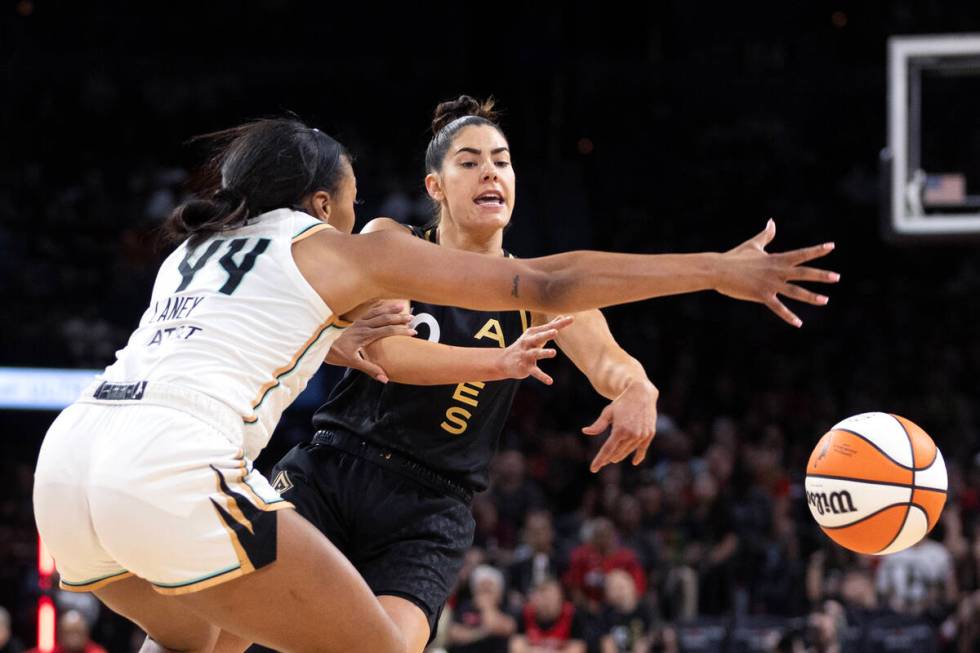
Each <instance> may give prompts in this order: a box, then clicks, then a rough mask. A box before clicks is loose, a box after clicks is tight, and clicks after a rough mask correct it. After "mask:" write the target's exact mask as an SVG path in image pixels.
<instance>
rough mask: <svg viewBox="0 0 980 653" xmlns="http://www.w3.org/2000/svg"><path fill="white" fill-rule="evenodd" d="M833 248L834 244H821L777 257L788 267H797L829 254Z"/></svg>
mask: <svg viewBox="0 0 980 653" xmlns="http://www.w3.org/2000/svg"><path fill="white" fill-rule="evenodd" d="M834 247H835V245H834V243H823V244H822V245H814V246H813V247H804V248H802V249H794V250H791V251H789V252H783V253H782V254H779V256H780V257H781V258H782V259H783V260H784V261H786V262H788V263H789V264H790V265H799V264H800V263H806V262H807V261H812V260H813V259H816V258H820V257H821V256H826V255H827V254H830V253H831V252H832V251H834Z"/></svg>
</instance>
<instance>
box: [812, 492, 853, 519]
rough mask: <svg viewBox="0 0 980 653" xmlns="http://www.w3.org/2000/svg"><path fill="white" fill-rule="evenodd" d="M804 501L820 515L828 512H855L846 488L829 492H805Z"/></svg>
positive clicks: (836, 513) (837, 513)
mask: <svg viewBox="0 0 980 653" xmlns="http://www.w3.org/2000/svg"><path fill="white" fill-rule="evenodd" d="M806 502H807V503H809V504H810V505H811V506H813V507H814V508H815V509H816V511H817V512H818V513H819V514H821V515H823V514H824V513H828V512H832V513H834V514H835V515H840V514H842V513H848V512H857V508H855V507H854V501H853V500H852V499H851V493H850V492H848V491H847V490H841V491H840V492H831V493H830V494H827V493H826V492H807V493H806Z"/></svg>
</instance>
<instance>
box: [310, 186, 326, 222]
mask: <svg viewBox="0 0 980 653" xmlns="http://www.w3.org/2000/svg"><path fill="white" fill-rule="evenodd" d="M305 205H306V207H307V208H308V209H309V210H310V213H311V214H312V215H313V216H314V217H316V218H319V219H320V220H323V221H324V222H327V221H328V220H329V218H330V209H331V206H332V203H331V197H330V193H328V192H327V191H325V190H318V191H317V192H315V193H313V194H312V195H310V197H309V199H308V200H307V201H306V202H305Z"/></svg>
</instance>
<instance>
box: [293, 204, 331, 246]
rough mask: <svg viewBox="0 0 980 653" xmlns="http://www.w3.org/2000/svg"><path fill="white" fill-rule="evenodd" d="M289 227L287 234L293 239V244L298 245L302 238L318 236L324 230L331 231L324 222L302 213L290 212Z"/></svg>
mask: <svg viewBox="0 0 980 653" xmlns="http://www.w3.org/2000/svg"><path fill="white" fill-rule="evenodd" d="M289 217H290V227H289V233H290V236H291V237H292V239H293V243H298V242H299V241H301V240H303V239H304V238H309V237H310V236H312V235H313V234H318V233H320V232H321V231H323V230H324V229H333V227H331V226H330V225H328V224H327V223H326V222H323V221H322V220H320V219H318V218H314V217H313V216H312V215H310V214H309V213H304V212H302V211H292V212H291V214H290V216H289Z"/></svg>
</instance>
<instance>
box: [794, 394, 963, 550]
mask: <svg viewBox="0 0 980 653" xmlns="http://www.w3.org/2000/svg"><path fill="white" fill-rule="evenodd" d="M804 485H805V488H806V500H807V505H809V506H810V512H811V513H812V514H813V518H814V519H816V520H817V523H818V524H820V528H821V529H823V532H824V533H826V534H827V535H828V536H829V537H830V539H832V540H834V541H835V542H837V543H838V544H840V545H841V546H843V547H845V548H848V549H850V550H852V551H857V552H858V553H873V554H875V555H884V554H888V553H895V552H896V551H901V550H902V549H905V548H908V547H910V546H912V545H913V544H915V543H916V542H918V541H919V540H921V539H922V538H923V537H925V536H926V534H927V533H928V532H929V531H930V530H932V527H933V526H935V525H936V522H937V521H938V520H939V515H940V513H942V511H943V505H944V504H945V503H946V485H947V479H946V463H945V462H943V455H942V453H940V451H939V449H938V448H937V447H936V443H935V442H933V441H932V438H930V437H929V435H928V434H926V432H925V431H923V430H922V429H920V428H919V427H918V426H916V425H915V424H914V423H912V422H910V421H909V420H907V419H905V418H904V417H899V416H898V415H891V414H889V413H862V414H861V415H855V416H853V417H848V418H847V419H845V420H844V421H843V422H840V423H838V424H837V425H836V426H834V427H833V428H832V429H830V431H828V432H827V433H825V434H824V436H823V437H822V438H820V442H818V443H817V446H816V448H814V450H813V453H812V454H810V461H809V463H807V466H806V482H805V484H804Z"/></svg>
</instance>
